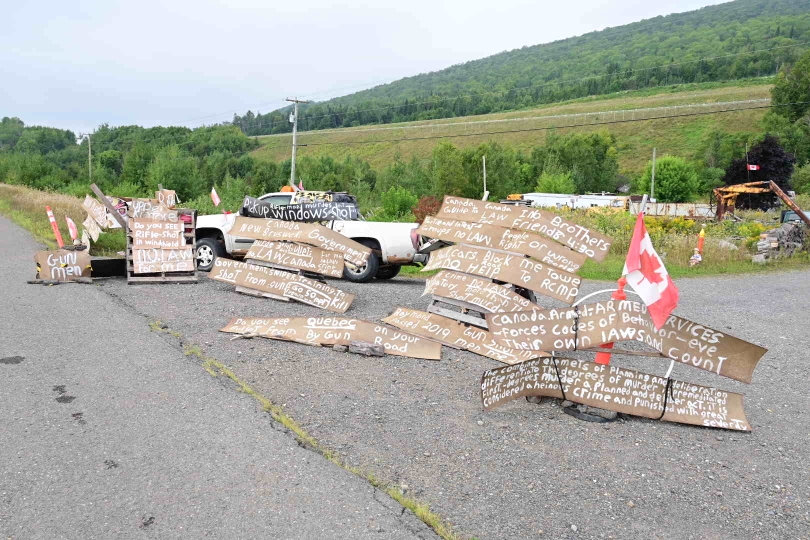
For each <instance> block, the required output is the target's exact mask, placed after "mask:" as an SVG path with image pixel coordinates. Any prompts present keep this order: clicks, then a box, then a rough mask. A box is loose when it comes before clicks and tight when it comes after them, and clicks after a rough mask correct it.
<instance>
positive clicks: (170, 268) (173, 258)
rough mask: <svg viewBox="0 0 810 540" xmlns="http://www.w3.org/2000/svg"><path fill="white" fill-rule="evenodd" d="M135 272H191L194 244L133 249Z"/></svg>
mask: <svg viewBox="0 0 810 540" xmlns="http://www.w3.org/2000/svg"><path fill="white" fill-rule="evenodd" d="M132 263H133V272H134V273H135V274H153V273H156V272H191V271H193V270H194V263H195V260H194V250H193V248H192V246H186V247H183V248H177V249H158V248H146V249H133V250H132Z"/></svg>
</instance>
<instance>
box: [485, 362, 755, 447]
mask: <svg viewBox="0 0 810 540" xmlns="http://www.w3.org/2000/svg"><path fill="white" fill-rule="evenodd" d="M523 396H548V397H555V398H560V399H568V400H570V401H573V402H576V403H582V404H585V405H590V406H592V407H599V408H602V409H608V410H611V411H616V412H619V413H624V414H632V415H635V416H642V417H645V418H654V419H661V420H664V421H667V422H679V423H682V424H692V425H697V426H706V427H717V428H724V429H734V430H740V431H750V429H751V426H750V425H749V424H748V420H747V419H746V417H745V411H744V410H743V396H742V395H740V394H736V393H733V392H726V391H724V390H719V389H717V388H712V387H708V386H699V385H696V384H691V383H686V382H681V381H674V380H673V381H669V382H668V381H667V379H666V378H665V377H658V376H655V375H649V374H646V373H640V372H638V371H633V370H630V369H624V368H620V367H618V366H615V365H602V364H596V363H593V362H586V361H582V360H572V359H566V358H549V357H547V358H538V359H535V360H529V361H526V362H523V363H522V364H518V365H514V366H506V367H502V368H497V369H492V370H489V371H487V372H485V373H484V375H483V377H482V378H481V400H482V403H483V406H484V409H485V410H490V409H493V408H495V407H498V406H499V405H503V404H504V403H507V402H509V401H512V400H515V399H517V398H520V397H523Z"/></svg>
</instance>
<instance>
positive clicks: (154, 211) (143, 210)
mask: <svg viewBox="0 0 810 540" xmlns="http://www.w3.org/2000/svg"><path fill="white" fill-rule="evenodd" d="M127 214H128V215H129V217H133V218H145V219H152V220H155V221H177V218H178V216H177V210H173V209H171V208H169V207H168V206H166V205H164V204H162V203H161V202H159V201H157V200H154V199H132V200H131V201H129V210H128V212H127Z"/></svg>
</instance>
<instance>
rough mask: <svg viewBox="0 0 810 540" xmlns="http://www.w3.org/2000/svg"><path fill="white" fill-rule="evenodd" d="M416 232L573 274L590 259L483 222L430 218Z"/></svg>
mask: <svg viewBox="0 0 810 540" xmlns="http://www.w3.org/2000/svg"><path fill="white" fill-rule="evenodd" d="M416 232H417V233H419V234H421V235H422V236H427V237H428V238H438V239H439V240H444V241H445V242H454V243H456V244H468V245H471V246H478V247H483V248H490V249H500V250H503V251H511V252H514V253H521V254H523V255H529V256H531V257H534V258H535V259H537V260H538V261H540V262H542V263H544V264H550V265H551V266H554V267H557V268H559V269H560V270H565V271H566V272H571V273H573V272H576V271H577V270H579V268H580V267H581V266H582V265H583V263H585V259H586V258H587V257H586V256H585V255H583V254H581V253H577V252H576V251H573V250H571V249H569V248H567V247H565V246H561V245H560V244H558V243H557V242H552V241H551V240H548V239H546V238H543V237H542V236H539V235H537V234H533V233H530V232H526V231H518V230H515V229H505V228H503V227H497V226H495V225H486V224H483V223H468V222H465V221H457V220H454V219H445V218H436V217H432V216H428V217H426V218H425V221H424V222H422V224H421V225H420V226H419V228H418V229H417V230H416Z"/></svg>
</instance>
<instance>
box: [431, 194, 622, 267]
mask: <svg viewBox="0 0 810 540" xmlns="http://www.w3.org/2000/svg"><path fill="white" fill-rule="evenodd" d="M437 217H441V218H445V219H457V220H461V221H468V222H472V223H485V224H488V225H498V226H499V227H506V228H507V229H519V230H522V231H530V232H534V233H538V234H542V235H543V236H546V237H548V238H551V239H552V240H556V241H557V242H560V243H561V244H565V245H566V246H568V247H570V248H571V249H573V250H574V251H577V252H579V253H582V254H584V255H586V256H588V257H590V258H592V259H594V260H596V261H601V260H604V258H605V257H607V254H608V251H609V250H610V245H611V244H612V243H613V239H612V238H610V237H608V236H605V235H604V234H602V233H600V232H597V231H593V230H591V229H588V228H586V227H583V226H582V225H577V224H576V223H573V222H571V221H568V220H566V219H565V218H563V217H561V216H558V215H557V214H555V213H553V212H549V211H547V210H540V209H537V208H527V207H525V206H511V205H508V204H499V203H491V202H484V201H476V200H473V199H464V198H461V197H452V196H449V195H448V196H446V197H445V198H444V204H442V208H441V210H439V213H438V215H437Z"/></svg>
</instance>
